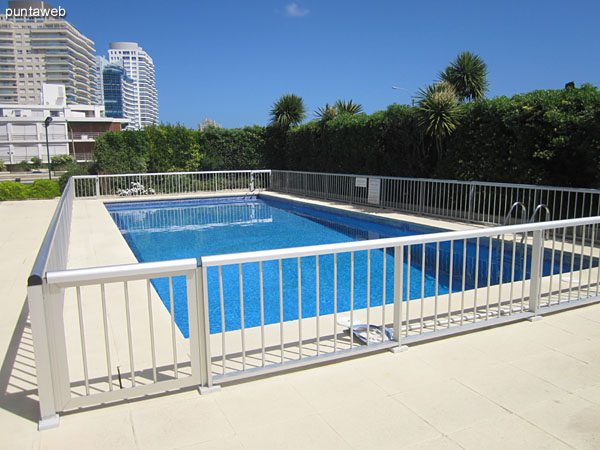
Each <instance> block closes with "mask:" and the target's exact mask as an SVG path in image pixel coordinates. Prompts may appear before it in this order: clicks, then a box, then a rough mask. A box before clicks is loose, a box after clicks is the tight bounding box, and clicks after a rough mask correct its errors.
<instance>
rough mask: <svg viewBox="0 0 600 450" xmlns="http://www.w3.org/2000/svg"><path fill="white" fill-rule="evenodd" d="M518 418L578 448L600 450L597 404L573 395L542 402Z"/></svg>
mask: <svg viewBox="0 0 600 450" xmlns="http://www.w3.org/2000/svg"><path fill="white" fill-rule="evenodd" d="M519 415H520V416H522V417H523V418H524V419H526V420H528V421H529V422H531V423H532V424H534V425H536V426H537V427H538V428H540V429H542V430H544V431H545V432H547V433H548V434H551V435H553V436H556V437H557V438H558V439H560V440H561V441H563V442H566V443H567V444H569V445H571V446H573V447H575V448H577V449H598V448H600V426H598V424H600V405H598V404H594V403H590V402H588V401H586V400H583V399H582V398H580V397H578V396H576V395H571V396H569V397H568V398H566V399H563V400H561V401H548V402H545V403H543V404H540V405H537V406H536V407H535V408H533V409H530V410H527V411H524V412H522V413H519Z"/></svg>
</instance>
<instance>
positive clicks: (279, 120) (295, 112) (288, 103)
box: [271, 94, 306, 128]
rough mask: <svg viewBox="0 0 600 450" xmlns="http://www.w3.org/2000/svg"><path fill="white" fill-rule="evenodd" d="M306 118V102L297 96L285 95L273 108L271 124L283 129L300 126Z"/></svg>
mask: <svg viewBox="0 0 600 450" xmlns="http://www.w3.org/2000/svg"><path fill="white" fill-rule="evenodd" d="M305 118H306V107H305V106H304V101H303V100H302V97H298V96H297V95H295V94H285V95H283V96H282V97H281V98H279V100H277V101H276V102H275V103H273V107H272V108H271V123H272V124H273V125H275V126H278V127H281V128H288V127H290V126H296V125H299V124H300V123H302V121H303V120H304V119H305Z"/></svg>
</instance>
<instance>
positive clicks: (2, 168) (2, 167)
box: [0, 159, 6, 172]
mask: <svg viewBox="0 0 600 450" xmlns="http://www.w3.org/2000/svg"><path fill="white" fill-rule="evenodd" d="M5 170H6V164H4V161H2V160H1V159H0V172H4V171H5Z"/></svg>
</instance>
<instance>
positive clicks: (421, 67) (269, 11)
mask: <svg viewBox="0 0 600 450" xmlns="http://www.w3.org/2000/svg"><path fill="white" fill-rule="evenodd" d="M49 3H51V4H53V5H54V6H58V5H60V6H62V7H63V8H65V9H66V11H67V20H69V21H70V22H71V23H73V24H74V25H75V26H76V27H77V28H78V29H79V30H80V31H81V32H83V33H84V34H85V35H87V36H88V37H89V38H90V39H92V40H93V41H94V42H95V46H96V52H97V53H98V54H106V53H107V49H108V43H109V42H111V41H135V42H138V43H139V44H140V45H141V46H142V47H143V48H144V50H146V51H147V52H148V53H149V54H150V56H152V58H153V59H154V63H155V66H156V83H157V88H158V95H159V97H158V101H159V115H160V120H161V121H162V122H170V123H177V122H179V123H182V124H185V125H187V126H189V127H194V128H195V127H196V125H197V124H198V123H199V122H201V121H202V118H204V117H208V118H211V119H214V120H216V121H217V122H218V123H221V124H222V125H223V126H225V127H228V128H233V127H242V126H245V125H253V124H259V125H265V124H266V123H267V122H268V121H269V110H270V107H271V105H272V103H273V102H274V101H275V100H276V99H277V98H279V97H280V96H281V95H283V94H286V93H294V94H296V95H299V96H301V97H303V98H304V102H305V104H306V106H307V108H308V110H309V112H310V113H311V114H309V119H310V118H312V112H313V111H314V110H315V109H317V108H318V107H319V106H323V105H324V104H325V103H333V102H335V101H336V100H337V99H346V100H350V99H352V100H353V101H354V102H358V103H361V104H362V105H363V107H364V110H365V112H367V113H372V112H375V111H378V110H381V109H385V108H386V107H387V106H388V105H389V104H392V103H394V102H396V103H400V104H402V103H406V104H409V103H410V101H411V95H414V94H415V92H416V91H417V90H418V89H419V88H420V87H424V86H425V85H427V84H429V83H431V82H432V81H434V80H435V78H436V77H437V74H438V73H439V72H440V70H443V69H444V68H445V67H446V66H447V65H448V64H449V62H450V61H451V60H452V59H454V58H455V56H456V55H457V54H459V53H460V52H462V51H464V50H469V51H472V52H474V53H477V54H478V55H480V56H481V57H482V58H483V59H484V61H485V62H486V63H487V65H488V71H489V81H490V91H489V92H488V97H495V96H499V95H507V96H512V95H515V94H519V93H524V92H529V91H531V90H534V89H554V88H562V87H564V84H565V83H566V82H568V81H572V80H573V81H575V83H576V85H577V86H579V85H580V84H581V83H592V84H594V85H596V86H598V85H599V84H600V80H599V78H600V58H599V55H600V26H599V25H598V23H599V20H600V2H597V1H585V2H584V1H577V0H575V1H573V2H570V3H569V2H566V1H564V0H561V1H554V0H550V1H528V0H522V1H512V0H509V1H502V2H499V1H493V2H490V1H483V0H479V1H473V0H469V1H460V0H455V1H452V2H450V1H443V2H442V1H419V2H400V1H376V0H375V1H373V2H366V1H360V2H359V1H354V0H346V1H329V0H320V1H317V0H306V1H304V0H293V1H286V0H281V1H279V0H267V1H259V2H250V1H232V0H221V1H216V2H215V1H211V2H209V1H194V2H158V1H153V0H147V1H145V2H130V1H115V0H104V1H103V2H101V3H91V2H82V1H74V0H68V1H67V0H65V1H60V2H59V1H57V0H50V1H49ZM392 85H395V86H398V87H402V88H404V89H406V91H403V90H392V88H391V87H392Z"/></svg>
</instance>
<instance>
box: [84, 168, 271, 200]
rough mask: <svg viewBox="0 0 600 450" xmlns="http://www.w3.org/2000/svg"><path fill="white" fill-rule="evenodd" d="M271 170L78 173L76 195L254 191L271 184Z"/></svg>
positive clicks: (133, 195) (122, 195)
mask: <svg viewBox="0 0 600 450" xmlns="http://www.w3.org/2000/svg"><path fill="white" fill-rule="evenodd" d="M270 174H271V171H270V170H232V171H215V172H165V173H146V174H117V175H90V176H76V177H73V178H74V182H75V195H76V197H101V196H102V197H104V196H115V195H116V196H121V197H139V196H151V195H159V194H191V193H200V192H228V191H230V192H241V193H254V192H257V191H261V190H265V189H268V188H269V182H270Z"/></svg>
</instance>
